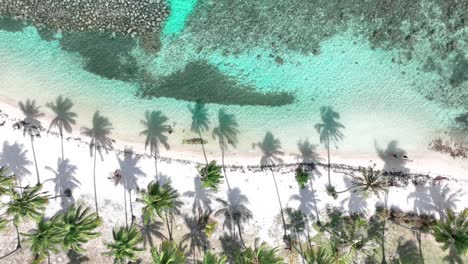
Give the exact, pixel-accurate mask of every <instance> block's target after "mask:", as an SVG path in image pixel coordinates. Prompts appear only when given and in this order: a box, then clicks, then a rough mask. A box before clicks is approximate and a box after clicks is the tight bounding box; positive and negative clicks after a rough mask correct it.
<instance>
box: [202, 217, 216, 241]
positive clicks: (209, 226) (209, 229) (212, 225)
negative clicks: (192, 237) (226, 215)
mask: <svg viewBox="0 0 468 264" xmlns="http://www.w3.org/2000/svg"><path fill="white" fill-rule="evenodd" d="M217 227H218V222H216V220H214V219H210V220H208V222H207V223H206V227H205V234H206V236H207V237H208V238H209V237H211V235H212V234H213V233H214V231H216V228H217Z"/></svg>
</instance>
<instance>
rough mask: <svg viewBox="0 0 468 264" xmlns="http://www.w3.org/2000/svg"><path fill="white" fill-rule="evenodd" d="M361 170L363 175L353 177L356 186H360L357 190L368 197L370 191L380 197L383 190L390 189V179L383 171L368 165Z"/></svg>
mask: <svg viewBox="0 0 468 264" xmlns="http://www.w3.org/2000/svg"><path fill="white" fill-rule="evenodd" d="M361 172H362V177H358V178H354V179H353V184H354V186H358V189H356V190H355V191H359V192H361V193H362V194H363V196H364V197H367V196H368V195H369V193H372V194H374V195H375V196H377V197H380V193H381V192H386V191H387V190H388V181H387V179H386V178H385V177H384V175H383V173H382V171H380V170H375V169H374V167H368V168H364V169H361Z"/></svg>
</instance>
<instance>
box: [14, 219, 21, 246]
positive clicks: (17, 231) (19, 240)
mask: <svg viewBox="0 0 468 264" xmlns="http://www.w3.org/2000/svg"><path fill="white" fill-rule="evenodd" d="M13 225H14V226H15V229H16V240H17V244H16V249H19V248H21V239H20V234H19V230H18V225H17V224H13Z"/></svg>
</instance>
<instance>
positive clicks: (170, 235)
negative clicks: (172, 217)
mask: <svg viewBox="0 0 468 264" xmlns="http://www.w3.org/2000/svg"><path fill="white" fill-rule="evenodd" d="M164 218H165V220H166V221H165V222H166V226H167V233H168V234H169V241H173V239H172V228H170V226H169V219H168V217H167V213H164Z"/></svg>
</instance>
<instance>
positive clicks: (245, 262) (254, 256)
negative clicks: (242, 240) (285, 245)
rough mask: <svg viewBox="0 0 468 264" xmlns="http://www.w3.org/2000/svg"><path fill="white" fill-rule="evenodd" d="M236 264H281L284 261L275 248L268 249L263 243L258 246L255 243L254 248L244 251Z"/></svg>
mask: <svg viewBox="0 0 468 264" xmlns="http://www.w3.org/2000/svg"><path fill="white" fill-rule="evenodd" d="M235 263H236V264H251V263H258V264H283V263H284V260H283V259H282V258H281V257H280V256H278V249H277V248H270V247H269V246H268V245H267V244H266V243H265V242H264V243H262V244H261V245H260V246H258V240H256V241H255V245H254V248H251V247H249V248H247V249H245V250H244V251H243V252H242V253H241V255H240V256H239V257H238V258H237V259H236V261H235Z"/></svg>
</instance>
